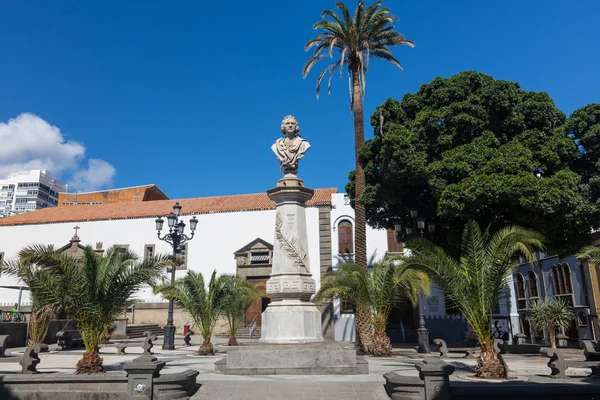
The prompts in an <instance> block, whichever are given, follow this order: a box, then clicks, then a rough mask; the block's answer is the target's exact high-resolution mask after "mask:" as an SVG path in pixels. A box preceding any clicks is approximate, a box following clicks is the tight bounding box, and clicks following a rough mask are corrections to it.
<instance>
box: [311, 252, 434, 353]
mask: <svg viewBox="0 0 600 400" xmlns="http://www.w3.org/2000/svg"><path fill="white" fill-rule="evenodd" d="M395 264H396V260H395V259H394V258H391V257H390V258H388V257H386V258H385V259H384V260H383V261H382V262H379V263H376V264H375V265H374V266H373V271H372V272H367V271H365V270H364V269H363V268H362V267H360V266H358V265H356V264H344V265H342V266H341V267H340V268H339V269H338V270H337V271H334V272H332V273H330V274H328V275H326V276H325V277H324V278H323V280H322V281H321V288H320V290H319V292H318V293H317V295H316V298H317V300H319V301H320V300H323V299H325V298H330V297H332V296H334V295H337V296H340V297H341V298H342V299H344V300H345V301H348V302H350V303H351V304H352V305H353V306H354V307H355V309H356V313H357V315H358V314H359V313H363V315H365V319H366V320H367V321H369V323H370V326H371V327H372V328H371V329H369V331H372V332H373V333H372V337H370V338H367V339H364V338H363V339H362V341H361V342H362V343H365V342H372V343H373V347H372V348H371V349H368V350H370V352H371V353H372V354H374V355H376V356H381V357H385V356H390V355H391V353H392V346H391V344H390V339H389V337H388V336H387V333H386V332H385V327H386V325H387V321H388V318H389V316H390V313H391V312H392V310H393V309H394V308H395V307H397V306H398V305H399V304H400V302H402V301H404V300H409V301H411V303H413V304H416V302H417V301H418V293H419V291H420V290H423V291H425V292H426V293H429V277H428V276H427V274H425V273H424V272H422V271H419V270H416V269H414V268H412V267H410V266H408V265H404V264H401V265H395ZM359 334H361V332H360V331H359V330H357V336H358V335H359Z"/></svg>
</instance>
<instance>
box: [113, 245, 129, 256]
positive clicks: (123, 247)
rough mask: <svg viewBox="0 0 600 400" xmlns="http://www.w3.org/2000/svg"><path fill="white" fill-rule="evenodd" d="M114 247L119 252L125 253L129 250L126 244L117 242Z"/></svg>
mask: <svg viewBox="0 0 600 400" xmlns="http://www.w3.org/2000/svg"><path fill="white" fill-rule="evenodd" d="M115 247H116V248H117V249H118V250H119V251H120V252H121V254H125V253H127V250H129V245H128V244H117V245H115Z"/></svg>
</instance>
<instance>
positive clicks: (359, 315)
mask: <svg viewBox="0 0 600 400" xmlns="http://www.w3.org/2000/svg"><path fill="white" fill-rule="evenodd" d="M370 312H371V311H370V310H368V309H365V308H363V307H357V308H356V346H357V347H358V350H359V351H362V352H364V353H366V354H371V352H372V351H373V338H372V335H371V330H372V327H371V318H370Z"/></svg>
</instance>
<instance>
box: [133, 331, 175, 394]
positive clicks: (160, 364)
mask: <svg viewBox="0 0 600 400" xmlns="http://www.w3.org/2000/svg"><path fill="white" fill-rule="evenodd" d="M153 340H156V336H154V337H152V336H151V335H149V336H147V337H146V339H145V341H144V354H143V355H142V356H140V357H138V358H135V359H134V360H133V361H132V362H130V363H127V364H125V365H124V366H123V369H124V370H125V372H127V378H128V382H127V393H128V396H129V397H128V398H129V399H131V400H152V399H153V392H154V384H153V379H154V378H157V377H159V376H160V370H161V369H163V368H164V367H165V365H166V362H165V361H157V358H156V357H154V356H153V355H152V346H153V344H152V341H153Z"/></svg>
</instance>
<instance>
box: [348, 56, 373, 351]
mask: <svg viewBox="0 0 600 400" xmlns="http://www.w3.org/2000/svg"><path fill="white" fill-rule="evenodd" d="M358 74H359V71H358V68H357V67H354V68H352V86H353V91H354V95H353V97H352V109H353V111H354V113H353V114H354V158H355V161H356V175H355V187H354V188H355V191H354V199H355V205H354V219H355V224H354V262H355V263H356V264H357V265H360V266H361V267H363V268H364V269H367V227H366V225H367V219H366V211H365V206H364V204H362V202H361V201H360V197H361V196H362V194H363V193H364V191H365V170H364V168H363V165H362V160H361V159H360V156H359V154H360V149H362V148H363V146H364V145H365V126H364V120H363V104H362V92H361V90H360V81H359V75H358ZM356 338H357V344H358V345H359V346H360V347H362V348H361V350H362V351H364V352H365V353H371V349H372V339H371V323H370V318H369V313H368V312H357V313H356ZM360 347H359V348H360Z"/></svg>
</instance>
